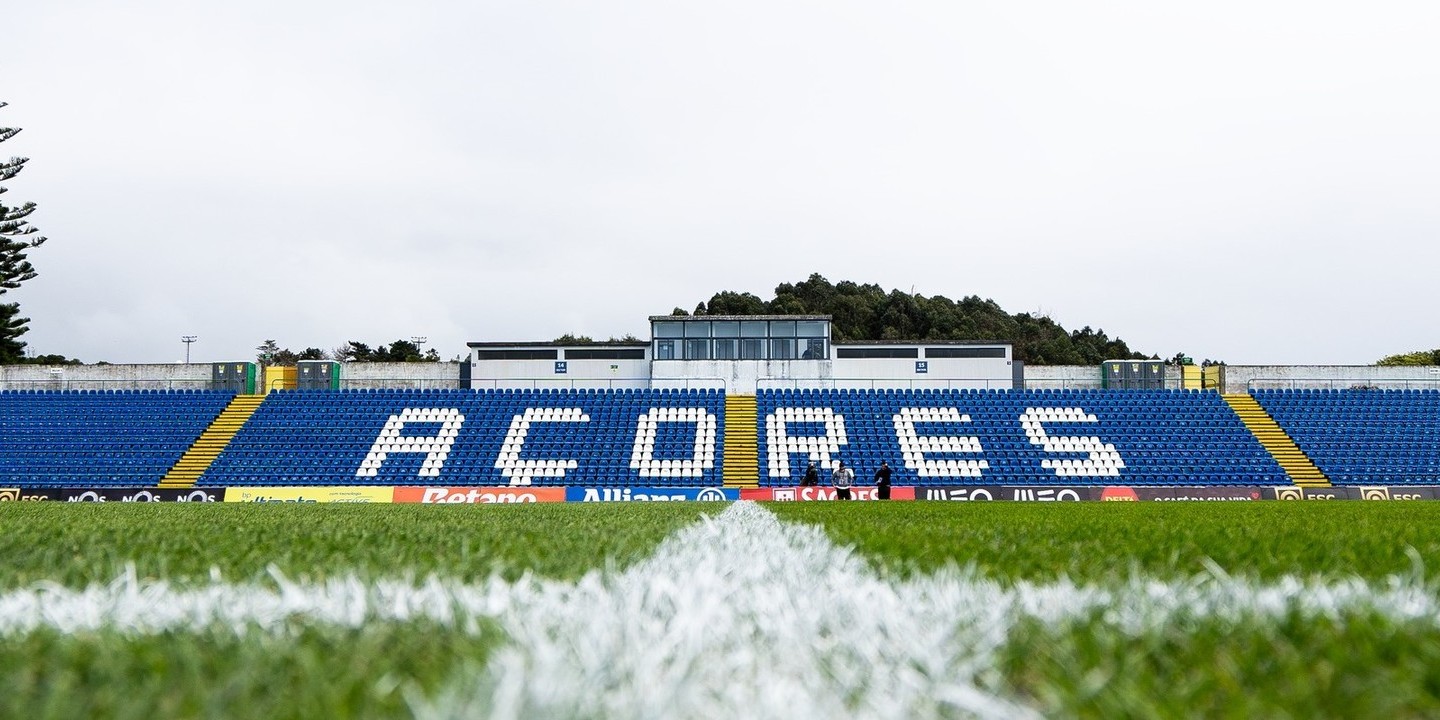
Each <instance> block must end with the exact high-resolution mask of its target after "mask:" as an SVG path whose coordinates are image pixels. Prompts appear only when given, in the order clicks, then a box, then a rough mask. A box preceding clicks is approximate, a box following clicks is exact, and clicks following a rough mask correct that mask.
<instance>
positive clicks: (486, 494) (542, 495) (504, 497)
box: [395, 487, 565, 505]
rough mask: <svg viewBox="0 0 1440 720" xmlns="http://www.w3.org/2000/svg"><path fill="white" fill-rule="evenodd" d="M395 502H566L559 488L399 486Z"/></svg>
mask: <svg viewBox="0 0 1440 720" xmlns="http://www.w3.org/2000/svg"><path fill="white" fill-rule="evenodd" d="M395 502H397V503H423V504H426V505H431V504H449V505H453V504H460V505H476V504H479V505H492V504H496V503H534V502H565V488H558V487H525V488H510V487H397V488H395Z"/></svg>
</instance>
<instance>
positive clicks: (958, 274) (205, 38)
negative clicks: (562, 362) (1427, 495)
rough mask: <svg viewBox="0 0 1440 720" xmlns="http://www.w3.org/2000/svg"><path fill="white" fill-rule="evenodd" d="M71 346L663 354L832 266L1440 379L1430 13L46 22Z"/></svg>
mask: <svg viewBox="0 0 1440 720" xmlns="http://www.w3.org/2000/svg"><path fill="white" fill-rule="evenodd" d="M4 22H5V30H6V32H5V39H6V43H5V48H6V51H5V53H4V54H3V55H0V100H4V101H8V102H9V103H10V106H9V107H7V108H5V109H4V110H0V125H4V126H14V127H21V128H23V129H24V131H23V132H22V133H21V134H20V135H18V136H16V137H15V138H14V139H12V140H10V141H8V142H6V143H4V144H3V145H0V155H3V156H5V157H9V156H12V155H21V156H27V157H30V158H31V162H30V164H29V165H28V166H27V167H26V169H25V171H24V172H23V173H21V174H20V175H19V176H18V177H17V178H15V179H13V180H11V181H9V182H8V183H6V186H7V187H8V188H9V189H10V192H9V193H7V194H6V195H5V196H4V198H5V200H6V201H7V202H9V204H15V203H16V202H20V201H26V200H28V201H34V202H36V203H38V204H39V206H40V207H39V211H38V212H37V213H36V214H35V215H34V216H33V218H32V219H33V221H34V223H35V224H36V225H37V226H38V227H39V228H40V229H41V230H42V231H43V232H44V234H46V235H47V236H49V238H50V242H49V243H48V244H46V245H45V246H44V247H42V248H40V249H38V250H36V251H34V252H33V253H32V254H31V260H32V261H33V262H34V264H35V265H36V266H37V268H38V269H39V270H40V272H41V276H40V277H39V278H38V279H36V280H33V281H31V282H30V283H28V284H27V285H26V286H25V287H24V288H23V289H22V290H20V291H18V292H12V293H10V294H9V295H8V296H7V300H18V301H19V302H21V304H22V307H23V309H24V311H25V313H26V314H27V315H28V316H29V317H31V318H32V323H31V328H32V330H31V332H30V333H29V334H28V335H27V336H26V337H25V339H26V340H27V341H29V342H30V344H31V346H32V348H33V349H34V350H35V351H36V352H39V353H62V354H65V355H69V356H73V357H79V358H81V359H83V360H86V361H92V362H93V361H96V360H108V361H110V362H174V361H177V360H179V359H181V358H182V357H183V356H184V346H183V345H182V343H181V342H180V337H181V335H185V334H194V335H198V336H199V337H200V340H199V342H197V343H196V344H195V345H194V349H193V358H194V360H195V361H210V360H234V359H246V358H253V356H254V355H255V350H254V348H255V346H256V345H258V344H260V342H261V341H262V340H265V339H267V338H274V339H275V340H277V341H278V342H279V343H280V344H281V345H282V346H285V347H291V348H294V349H297V350H298V349H301V348H304V347H306V346H318V347H321V348H326V349H329V348H333V347H336V346H338V345H341V344H343V343H344V342H345V341H347V340H352V339H354V340H361V341H364V342H368V343H371V344H374V343H377V342H381V341H385V342H388V341H390V340H394V339H396V338H408V337H410V336H412V335H423V336H426V337H428V338H429V343H428V345H427V347H435V348H437V349H439V351H440V353H441V355H442V356H444V357H446V358H450V357H453V356H456V355H459V354H461V353H463V352H465V343H466V342H467V341H471V340H482V341H509V340H549V339H553V338H554V337H556V336H558V335H560V334H562V333H566V332H573V333H577V334H586V335H591V336H594V337H597V338H602V339H603V338H607V337H610V336H612V335H613V336H621V335H624V334H626V333H634V334H635V335H637V336H640V337H647V334H648V325H647V321H646V317H647V316H649V315H651V314H663V313H666V312H668V311H669V310H670V309H671V308H673V307H675V306H677V305H678V306H681V307H685V308H687V309H688V308H693V307H694V306H695V304H696V303H697V302H699V301H702V300H708V299H709V297H710V296H711V295H712V294H713V293H715V292H717V291H721V290H736V291H748V292H752V293H755V294H756V295H759V296H761V297H765V298H768V297H770V296H771V293H772V291H773V289H774V287H775V286H776V285H777V284H779V283H782V282H798V281H801V280H803V279H805V278H806V277H807V276H809V275H810V273H812V272H819V273H821V274H823V275H825V276H826V277H827V278H829V279H830V280H831V281H835V282H838V281H840V280H847V279H848V280H855V281H858V282H873V283H878V284H880V285H881V286H883V287H886V288H887V289H888V288H900V289H903V290H906V291H909V290H911V289H912V288H913V290H914V291H915V292H917V293H921V294H924V295H945V296H948V297H951V298H959V297H963V296H966V295H972V294H973V295H980V296H982V297H987V298H993V299H994V300H996V301H997V302H999V303H1000V304H1001V306H1003V307H1004V308H1005V309H1006V310H1008V311H1010V312H1024V311H1030V312H1035V311H1039V312H1042V313H1045V314H1048V315H1049V316H1051V317H1053V318H1054V319H1055V320H1057V321H1059V322H1060V323H1062V324H1064V325H1065V326H1066V327H1067V328H1071V329H1077V328H1079V327H1081V326H1084V325H1090V326H1093V327H1099V328H1104V329H1105V330H1106V331H1107V332H1109V333H1111V334H1112V335H1119V336H1120V337H1122V338H1124V339H1125V340H1126V341H1127V342H1129V343H1130V345H1131V347H1133V348H1135V349H1137V350H1140V351H1143V352H1147V353H1158V354H1160V355H1162V356H1168V355H1173V354H1174V353H1176V352H1178V351H1182V350H1183V351H1185V352H1187V353H1189V354H1191V355H1193V356H1194V357H1196V358H1197V359H1199V358H1207V357H1208V358H1221V359H1224V360H1226V361H1228V362H1230V363H1232V364H1249V363H1368V362H1373V361H1374V360H1375V359H1377V358H1378V357H1380V356H1382V355H1385V354H1389V353H1396V352H1404V351H1410V350H1417V349H1426V348H1434V347H1437V346H1440V307H1437V303H1436V290H1435V285H1436V283H1435V282H1434V280H1433V279H1432V278H1433V277H1434V275H1435V273H1436V270H1437V265H1440V263H1437V260H1440V249H1437V240H1440V92H1437V88H1440V41H1437V38H1440V3H1435V2H1428V1H1420V2H1369V3H1360V2H1343V3H1327V2H1315V1H1313V0H1311V1H1306V2H1284V3H1282V2H1271V3H1265V2H1249V1H1247V2H1233V3H1226V2H1208V3H1193V2H1192V3H1167V2H1154V1H1153V0H1144V1H1138V2H1102V3H1078V2H1058V3H1045V2H1024V3H1020V2H996V3H978V2H953V1H946V2H933V3H929V2H879V1H876V0H867V1H866V2H845V1H840V0H824V1H823V2H820V1H817V2H784V1H780V0H766V1H765V2H748V1H739V0H729V1H728V2H713V3H696V2H682V1H678V0H668V1H664V2H661V1H656V2H594V1H593V0H587V1H583V2H545V1H542V0H524V1H520V2H454V3H434V2H432V3H395V2H373V1H371V0H346V1H345V2H316V1H311V2H294V0H288V1H285V2H279V1H271V0H249V1H248V2H244V3H196V2H192V1H190V0H173V1H158V0H136V2H130V3H114V2H108V1H106V2H100V1H99V0H96V1H93V2H85V1H79V0H46V1H45V2H24V3H11V5H10V6H9V7H7V8H6V9H5V11H4Z"/></svg>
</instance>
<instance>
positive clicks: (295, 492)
mask: <svg viewBox="0 0 1440 720" xmlns="http://www.w3.org/2000/svg"><path fill="white" fill-rule="evenodd" d="M394 498H395V488H388V487H232V488H225V502H249V503H388V502H391V501H392V500H394Z"/></svg>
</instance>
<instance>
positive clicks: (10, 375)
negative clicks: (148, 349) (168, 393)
mask: <svg viewBox="0 0 1440 720" xmlns="http://www.w3.org/2000/svg"><path fill="white" fill-rule="evenodd" d="M209 387H210V364H209V363H191V364H189V365H186V364H184V363H155V364H147V365H5V366H0V389H4V390H204V389H208V388H209Z"/></svg>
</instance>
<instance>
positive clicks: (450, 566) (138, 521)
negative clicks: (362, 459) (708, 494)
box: [0, 503, 723, 588]
mask: <svg viewBox="0 0 1440 720" xmlns="http://www.w3.org/2000/svg"><path fill="white" fill-rule="evenodd" d="M722 507H723V506H721V505H711V504H709V503H655V504H644V503H617V504H600V503H596V504H586V505H571V504H537V505H484V506H474V505H447V506H431V505H237V504H224V505H221V504H208V503H153V504H152V503H126V504H120V503H108V504H90V503H57V504H45V503H0V527H4V528H5V532H4V533H0V557H3V558H4V559H5V562H4V563H0V588H13V587H22V586H26V585H30V584H32V583H35V582H39V581H50V582H58V583H61V584H63V585H66V586H69V587H81V586H84V585H86V584H88V583H91V582H102V583H108V582H110V581H111V580H112V579H113V578H116V577H118V576H120V575H122V574H123V573H124V572H126V570H127V567H129V566H134V568H135V571H136V572H137V573H138V574H139V576H140V577H142V578H162V579H164V580H166V581H168V582H170V583H181V584H183V583H187V582H199V581H207V582H208V580H209V578H210V577H211V570H212V568H214V569H218V570H219V572H220V574H221V575H222V576H223V577H224V578H226V579H227V580H231V581H242V582H243V581H251V582H263V581H265V580H267V579H268V570H269V568H270V567H272V566H273V567H275V568H277V569H278V570H279V571H280V572H281V573H283V574H284V575H286V576H288V577H290V578H294V579H298V580H306V579H309V580H324V579H326V578H329V577H343V576H351V575H358V576H360V577H372V578H397V577H405V576H412V577H424V576H425V575H429V574H431V573H435V574H439V575H441V576H444V577H446V578H451V579H457V580H466V581H469V580H483V579H485V578H488V577H489V576H490V575H491V574H492V573H496V572H499V573H500V574H502V575H503V576H504V577H506V578H509V579H512V580H513V579H515V578H518V577H519V576H520V575H521V574H522V573H524V572H526V571H530V572H534V573H537V574H540V575H543V576H547V577H558V578H577V577H579V576H581V575H582V574H584V573H585V572H587V571H589V570H591V569H593V568H596V567H600V566H603V565H604V564H605V563H607V562H611V561H613V562H615V563H618V564H619V565H621V566H624V565H627V564H629V563H631V562H634V561H635V560H638V559H640V558H643V557H645V556H647V555H649V554H650V553H651V552H652V551H653V550H654V549H655V546H656V545H658V544H659V543H660V541H661V540H664V539H665V537H666V536H667V535H669V534H671V533H672V532H674V531H676V530H677V529H679V528H681V527H684V526H685V525H688V524H690V523H692V522H694V521H695V519H696V518H698V517H699V516H700V514H701V513H702V512H706V511H709V512H716V511H718V510H719V509H720V508H722Z"/></svg>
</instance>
